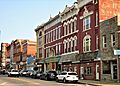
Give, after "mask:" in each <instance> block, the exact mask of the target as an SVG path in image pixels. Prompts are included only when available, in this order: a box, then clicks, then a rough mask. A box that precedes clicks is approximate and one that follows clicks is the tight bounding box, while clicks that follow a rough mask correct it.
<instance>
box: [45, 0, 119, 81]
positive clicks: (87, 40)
mask: <svg viewBox="0 0 120 86" xmlns="http://www.w3.org/2000/svg"><path fill="white" fill-rule="evenodd" d="M106 4H107V5H106ZM119 5H120V1H119V0H77V2H75V3H74V4H73V5H72V6H70V7H68V6H67V5H66V7H65V9H64V10H63V12H61V13H59V15H57V16H55V17H53V18H51V19H50V20H49V21H48V22H46V23H45V24H43V28H44V34H45V35H44V63H45V64H46V66H45V67H46V69H45V70H48V69H50V70H51V69H54V67H55V64H54V63H56V62H54V61H56V60H54V59H52V57H56V56H60V60H59V61H58V62H57V63H58V65H61V70H69V71H75V72H77V73H78V75H79V77H80V79H86V80H102V79H103V77H102V76H104V75H103V64H102V63H101V59H102V55H101V54H102V53H101V39H102V38H101V35H102V34H101V33H100V30H101V27H100V21H104V20H107V19H109V18H111V17H113V16H115V15H117V14H118V12H119V9H118V8H119ZM108 9H109V10H108ZM58 18H60V20H59V23H58V24H57V23H55V22H54V21H57V19H58ZM116 25H117V24H116ZM57 26H58V27H59V26H60V31H58V32H57ZM54 28H56V29H55V32H54ZM56 32H57V34H56ZM58 33H59V34H58ZM57 35H58V39H56V38H57ZM59 35H60V36H59ZM54 37H55V40H54ZM59 37H60V38H59ZM57 45H58V46H57ZM59 47H60V48H59ZM57 50H58V51H59V54H58V55H57V53H56V52H57ZM58 67H59V66H58ZM56 69H57V68H56ZM108 76H109V75H108ZM106 79H107V78H106Z"/></svg>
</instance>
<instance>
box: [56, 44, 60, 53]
mask: <svg viewBox="0 0 120 86" xmlns="http://www.w3.org/2000/svg"><path fill="white" fill-rule="evenodd" d="M59 54H60V44H57V45H56V55H59Z"/></svg>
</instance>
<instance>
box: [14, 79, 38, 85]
mask: <svg viewBox="0 0 120 86" xmlns="http://www.w3.org/2000/svg"><path fill="white" fill-rule="evenodd" d="M12 79H15V80H19V81H23V82H27V83H31V84H35V85H38V84H40V83H36V82H33V81H28V80H27V79H26V80H25V79H23V78H22V79H21V78H12Z"/></svg>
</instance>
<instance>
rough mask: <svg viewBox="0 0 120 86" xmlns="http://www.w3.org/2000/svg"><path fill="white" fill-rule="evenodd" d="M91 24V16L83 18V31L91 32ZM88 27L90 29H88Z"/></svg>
mask: <svg viewBox="0 0 120 86" xmlns="http://www.w3.org/2000/svg"><path fill="white" fill-rule="evenodd" d="M87 19H88V22H89V23H88V24H87ZM90 24H91V16H90V15H89V16H86V17H85V18H83V31H86V30H89V29H90ZM87 25H88V28H87V27H86V26H87Z"/></svg>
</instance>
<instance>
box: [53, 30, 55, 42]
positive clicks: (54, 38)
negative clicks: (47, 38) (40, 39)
mask: <svg viewBox="0 0 120 86" xmlns="http://www.w3.org/2000/svg"><path fill="white" fill-rule="evenodd" d="M54 40H55V30H53V41H54Z"/></svg>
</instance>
